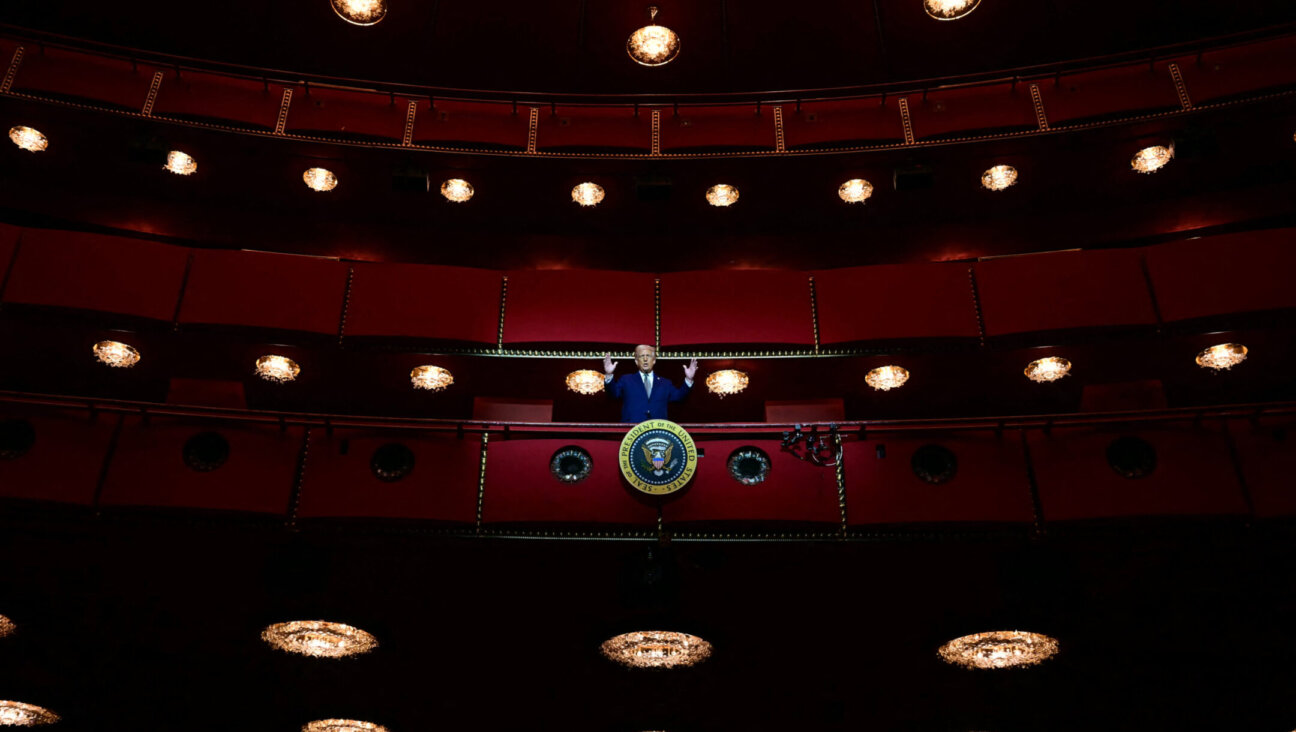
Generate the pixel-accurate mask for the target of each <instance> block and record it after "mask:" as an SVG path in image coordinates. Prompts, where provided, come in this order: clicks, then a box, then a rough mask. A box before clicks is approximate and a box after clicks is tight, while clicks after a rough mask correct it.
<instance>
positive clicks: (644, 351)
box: [635, 346, 657, 374]
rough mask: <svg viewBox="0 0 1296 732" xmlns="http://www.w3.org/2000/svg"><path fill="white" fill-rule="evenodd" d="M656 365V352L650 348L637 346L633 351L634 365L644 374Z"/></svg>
mask: <svg viewBox="0 0 1296 732" xmlns="http://www.w3.org/2000/svg"><path fill="white" fill-rule="evenodd" d="M655 363H657V350H656V349H654V348H653V347H652V346H639V347H638V348H636V349H635V365H636V366H638V367H639V370H640V371H642V372H644V373H645V374H646V373H648V372H649V371H652V370H653V364H655Z"/></svg>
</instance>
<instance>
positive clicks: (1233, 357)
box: [1197, 343, 1247, 371]
mask: <svg viewBox="0 0 1296 732" xmlns="http://www.w3.org/2000/svg"><path fill="white" fill-rule="evenodd" d="M1246 357H1247V347H1246V346H1244V345H1242V344H1240V343H1221V344H1219V345H1218V346H1211V347H1210V348H1207V349H1206V350H1204V351H1202V352H1201V353H1199V354H1197V365H1198V366H1201V367H1202V368H1204V369H1214V370H1215V371H1227V370H1228V369H1231V368H1233V367H1234V366H1237V365H1238V364H1240V363H1242V362H1243V361H1245V360H1246Z"/></svg>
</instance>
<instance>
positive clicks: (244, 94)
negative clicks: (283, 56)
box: [153, 71, 285, 130]
mask: <svg viewBox="0 0 1296 732" xmlns="http://www.w3.org/2000/svg"><path fill="white" fill-rule="evenodd" d="M284 88H285V87H284V86H283V85H282V84H267V83H265V82H262V81H260V80H257V79H243V78H239V77H234V76H224V75H221V74H208V73H203V72H199V71H182V72H179V73H177V72H175V71H167V72H166V76H165V77H163V79H162V86H160V87H159V88H158V96H157V100H156V101H155V102H154V104H153V115H154V116H155V117H177V118H180V119H188V120H194V121H199V122H215V123H224V124H232V125H234V126H238V127H251V128H253V129H259V130H273V129H274V128H275V123H276V121H277V120H278V118H279V107H280V105H281V104H282V102H283V90H284Z"/></svg>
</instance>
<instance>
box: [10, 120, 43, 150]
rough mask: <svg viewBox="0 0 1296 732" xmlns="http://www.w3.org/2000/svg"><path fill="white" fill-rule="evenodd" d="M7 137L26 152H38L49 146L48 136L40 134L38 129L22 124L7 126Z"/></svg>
mask: <svg viewBox="0 0 1296 732" xmlns="http://www.w3.org/2000/svg"><path fill="white" fill-rule="evenodd" d="M9 139H10V140H13V144H15V145H17V146H18V147H21V148H22V149H24V150H26V151H27V152H40V151H42V150H44V149H46V148H48V147H49V138H47V137H45V136H44V135H42V134H41V133H40V130H35V129H32V128H31V127H24V126H22V125H18V126H17V127H10V128H9Z"/></svg>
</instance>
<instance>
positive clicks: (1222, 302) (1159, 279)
mask: <svg viewBox="0 0 1296 732" xmlns="http://www.w3.org/2000/svg"><path fill="white" fill-rule="evenodd" d="M1147 266H1148V276H1149V277H1150V279H1151V281H1152V287H1153V289H1154V290H1155V292H1156V295H1157V303H1158V305H1159V306H1160V308H1161V316H1162V317H1163V318H1165V320H1166V321H1168V322H1173V321H1179V320H1191V319H1194V318H1203V317H1210V316H1220V315H1229V314H1234V313H1248V312H1259V311H1264V310H1281V309H1287V308H1296V288H1293V287H1292V281H1291V273H1292V271H1294V270H1296V238H1294V237H1293V231H1292V230H1291V229H1273V230H1269V231H1255V232H1245V233H1240V234H1226V235H1222V236H1212V237H1204V238H1201V239H1198V240H1196V241H1184V242H1175V243H1173V244H1163V245H1161V246H1156V247H1150V248H1148V250H1147Z"/></svg>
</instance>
